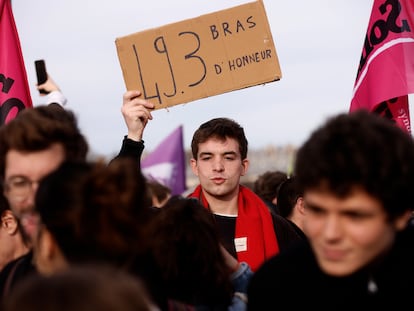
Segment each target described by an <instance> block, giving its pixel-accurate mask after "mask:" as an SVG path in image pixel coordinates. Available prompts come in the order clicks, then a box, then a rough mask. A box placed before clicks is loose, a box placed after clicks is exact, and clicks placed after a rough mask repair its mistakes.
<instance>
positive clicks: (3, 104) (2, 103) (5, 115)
mask: <svg viewBox="0 0 414 311" xmlns="http://www.w3.org/2000/svg"><path fill="white" fill-rule="evenodd" d="M0 87H1V92H0V125H2V124H5V123H7V122H8V121H10V120H11V119H13V118H14V117H15V116H16V115H17V113H18V112H19V111H21V110H23V109H24V108H27V107H32V100H31V97H30V90H29V85H28V82H27V75H26V68H25V66H24V62H23V56H22V51H21V48H20V41H19V36H18V34H17V29H16V25H15V23H14V17H13V13H12V9H11V3H10V0H0Z"/></svg>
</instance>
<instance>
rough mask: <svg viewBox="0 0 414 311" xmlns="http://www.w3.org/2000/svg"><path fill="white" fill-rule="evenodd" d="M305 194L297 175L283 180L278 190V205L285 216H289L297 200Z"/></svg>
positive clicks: (281, 213)
mask: <svg viewBox="0 0 414 311" xmlns="http://www.w3.org/2000/svg"><path fill="white" fill-rule="evenodd" d="M302 196H303V191H302V189H301V188H300V187H299V185H298V183H297V180H296V177H295V176H291V177H289V178H288V179H286V180H285V181H284V182H282V183H281V184H280V186H279V189H278V192H277V207H278V208H279V213H280V215H281V216H283V217H289V216H290V215H291V214H292V211H293V208H294V207H295V204H296V202H297V200H298V199H299V198H300V197H302Z"/></svg>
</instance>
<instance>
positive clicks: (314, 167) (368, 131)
mask: <svg viewBox="0 0 414 311" xmlns="http://www.w3.org/2000/svg"><path fill="white" fill-rule="evenodd" d="M295 174H296V176H297V179H298V182H299V184H300V185H301V187H302V188H303V190H304V194H305V196H306V190H307V189H315V188H316V189H317V188H325V189H326V190H328V191H332V192H333V193H334V194H335V195H337V196H338V197H346V196H347V195H349V194H350V192H351V191H352V190H353V189H354V188H355V187H361V188H362V189H364V190H365V191H366V192H367V193H368V194H370V195H371V196H373V197H375V198H377V199H378V200H379V201H380V202H381V203H382V204H383V207H384V209H385V211H386V212H387V214H388V215H389V218H390V219H394V218H395V217H398V216H400V215H402V214H403V213H405V212H406V211H407V210H410V209H411V208H412V204H411V203H412V202H414V191H413V186H414V142H413V139H412V137H411V136H410V135H409V134H408V133H407V132H404V131H403V130H402V129H401V128H399V127H398V126H396V125H395V123H392V122H391V121H390V120H388V119H385V118H384V117H381V116H379V115H377V114H374V113H370V112H368V111H366V110H358V111H355V112H352V113H349V114H348V113H343V114H339V115H337V116H334V117H331V118H330V119H328V120H327V122H326V123H325V124H323V125H322V126H321V127H319V128H317V129H316V130H315V131H314V132H313V133H312V134H311V136H310V137H309V138H308V139H307V141H306V142H305V143H304V144H303V145H302V147H301V148H299V150H298V153H297V157H296V163H295ZM407 202H408V203H407Z"/></svg>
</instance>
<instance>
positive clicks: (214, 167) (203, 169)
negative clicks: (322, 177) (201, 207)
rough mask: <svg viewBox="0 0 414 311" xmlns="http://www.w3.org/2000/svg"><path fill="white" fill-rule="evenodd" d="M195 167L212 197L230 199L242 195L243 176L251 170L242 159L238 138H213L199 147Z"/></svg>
mask: <svg viewBox="0 0 414 311" xmlns="http://www.w3.org/2000/svg"><path fill="white" fill-rule="evenodd" d="M191 168H192V170H193V172H194V174H195V175H197V176H198V178H199V180H200V184H201V187H202V188H203V190H204V192H205V194H206V196H207V200H208V197H209V196H211V197H214V198H216V199H217V198H221V199H223V200H224V199H228V198H230V197H233V196H235V195H237V194H238V187H239V182H240V177H241V176H243V175H244V174H245V173H246V171H247V168H248V160H247V159H244V160H242V159H241V155H240V151H239V144H238V143H237V141H236V140H235V139H232V138H226V139H225V140H219V139H217V138H210V139H209V140H207V141H206V142H204V143H201V144H199V145H198V155H197V160H195V159H191Z"/></svg>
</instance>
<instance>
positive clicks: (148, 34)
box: [115, 1, 281, 109]
mask: <svg viewBox="0 0 414 311" xmlns="http://www.w3.org/2000/svg"><path fill="white" fill-rule="evenodd" d="M115 44H116V48H117V52H118V58H119V62H120V65H121V69H122V73H123V76H124V80H125V85H126V88H127V90H141V91H142V92H143V97H144V98H145V99H148V100H150V101H151V102H153V103H154V104H155V106H156V109H160V108H166V107H170V106H174V105H177V104H183V103H187V102H190V101H193V100H196V99H200V98H205V97H208V96H212V95H217V94H221V93H225V92H229V91H233V90H237V89H241V88H245V87H250V86H253V85H257V84H263V83H267V82H272V81H277V80H279V79H280V78H281V70H280V66H279V61H278V57H277V54H276V49H275V46H274V42H273V38H272V34H271V32H270V27H269V23H268V21H267V16H266V12H265V9H264V5H263V2H262V1H255V2H250V3H247V4H243V5H240V6H236V7H233V8H230V9H226V10H222V11H217V12H214V13H210V14H206V15H201V16H199V17H197V18H193V19H188V20H184V21H180V22H177V23H173V24H169V25H165V26H162V27H159V28H154V29H149V30H145V31H142V32H137V33H134V34H131V35H128V36H125V37H120V38H117V39H116V40H115Z"/></svg>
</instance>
